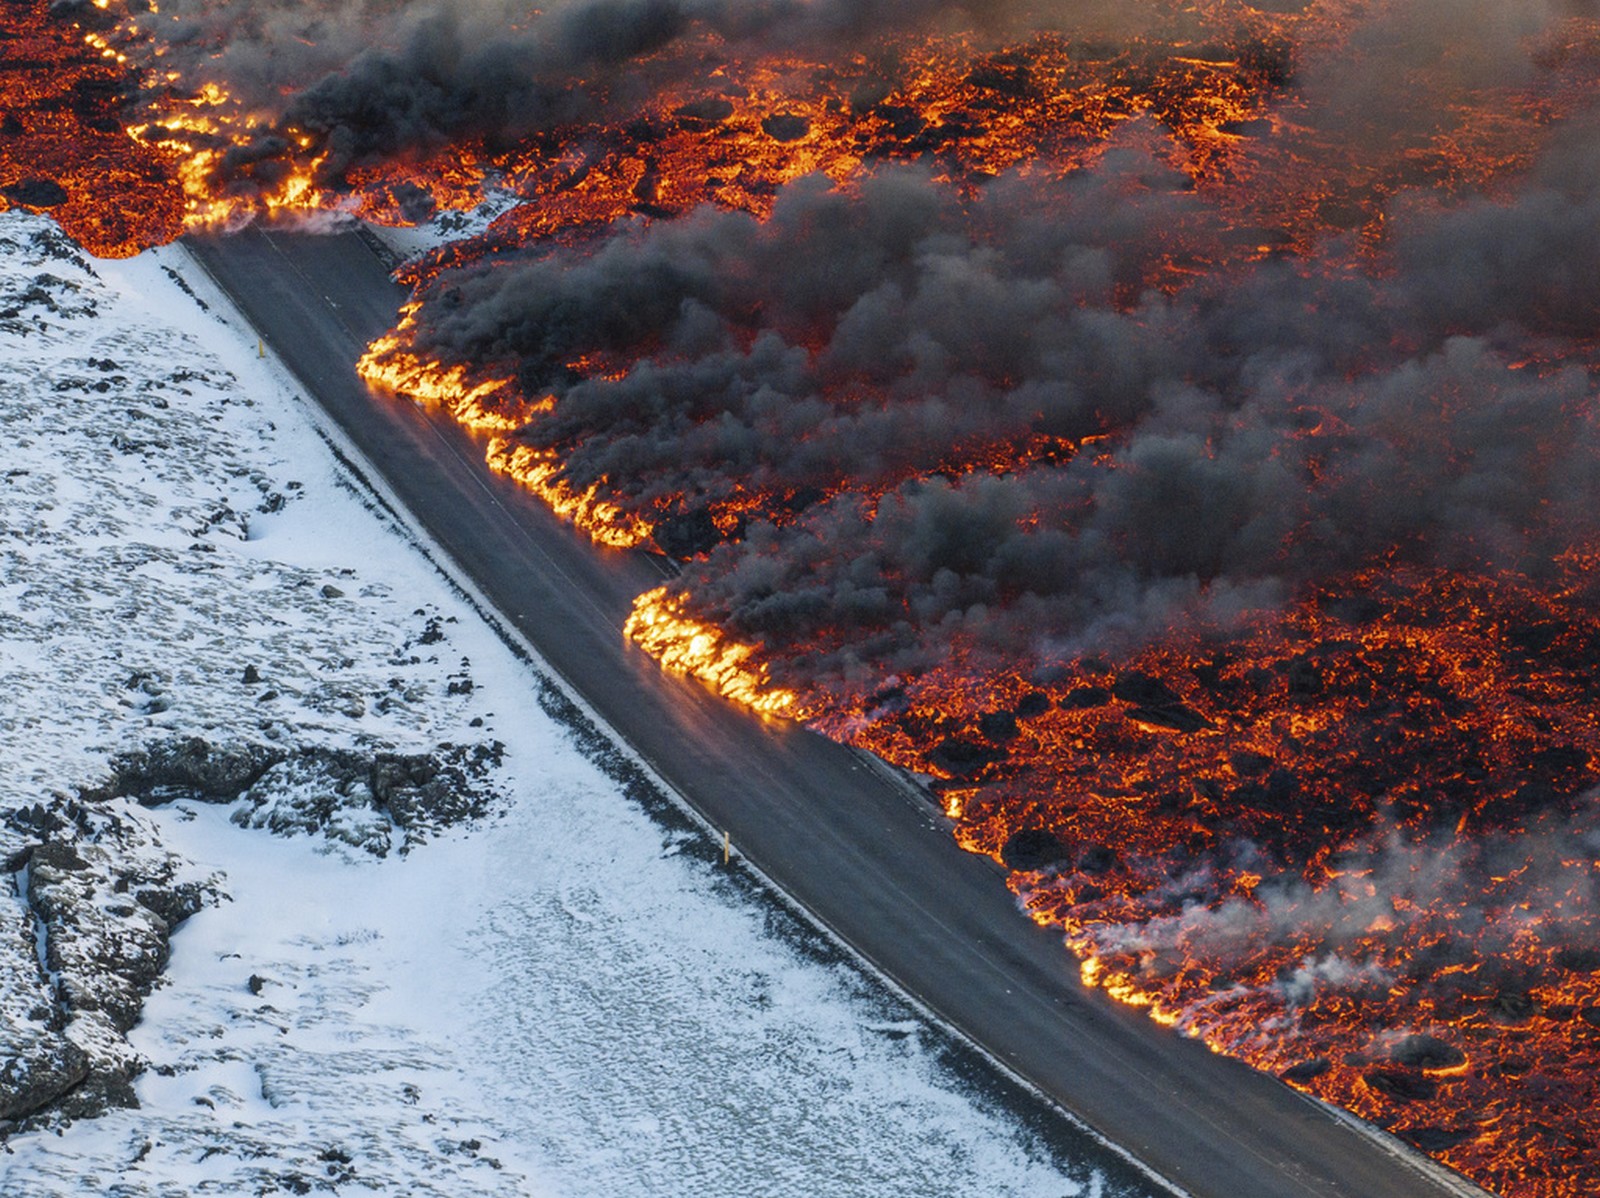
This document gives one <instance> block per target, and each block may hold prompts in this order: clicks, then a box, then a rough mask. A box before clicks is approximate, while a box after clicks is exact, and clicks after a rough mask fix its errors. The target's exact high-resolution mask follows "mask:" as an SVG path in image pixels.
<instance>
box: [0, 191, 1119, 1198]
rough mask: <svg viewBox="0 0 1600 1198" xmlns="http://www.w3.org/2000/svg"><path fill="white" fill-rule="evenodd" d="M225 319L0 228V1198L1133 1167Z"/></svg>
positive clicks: (819, 1190)
mask: <svg viewBox="0 0 1600 1198" xmlns="http://www.w3.org/2000/svg"><path fill="white" fill-rule="evenodd" d="M440 231H441V230H435V235H436V234H438V233H439V232H440ZM419 246H420V243H419ZM419 246H416V247H408V248H419ZM227 319H228V309H227V306H226V305H225V304H223V303H221V302H220V300H219V298H218V297H217V296H216V294H215V292H214V291H213V290H212V289H211V288H210V287H209V285H208V283H207V281H206V280H205V278H204V277H203V275H201V274H200V273H198V272H197V271H196V270H195V269H194V268H193V265H192V263H191V262H190V261H189V259H188V258H187V256H186V254H185V253H184V252H183V251H182V250H181V249H178V248H172V249H167V250H161V251H156V252H154V253H151V254H148V255H145V256H143V257H141V258H139V259H136V260H133V261H130V262H123V263H99V262H95V263H91V262H90V261H88V260H87V259H86V258H84V257H83V255H81V254H80V253H79V252H78V251H77V250H76V249H75V248H74V247H73V246H72V245H71V244H70V243H69V242H67V241H66V240H65V239H64V238H62V237H61V236H60V234H59V233H58V232H56V231H55V229H54V226H53V225H51V224H50V223H49V222H48V221H47V220H45V219H43V218H40V217H34V216H26V215H21V214H17V213H7V214H0V439H3V442H4V444H5V445H6V447H7V448H6V452H5V454H4V458H3V460H0V694H4V695H6V702H5V703H4V704H0V746H4V748H3V749H0V868H3V870H4V873H3V874H0V1192H3V1193H4V1194H5V1195H6V1198H65V1196H69V1195H71V1196H76V1195H80V1194H85V1193H108V1194H109V1193H115V1194H116V1195H118V1198H156V1196H160V1198H167V1196H169V1195H174V1194H183V1195H185V1196H186V1198H188V1196H190V1195H205V1194H218V1195H229V1196H231V1195H241V1194H266V1193H312V1192H329V1193H331V1192H340V1193H344V1192H362V1193H372V1194H389V1195H396V1196H399V1195H404V1196H405V1198H423V1196H429V1195H439V1196H446V1195H448V1196H449V1198H459V1196H460V1195H467V1194H470V1195H502V1194H503V1195H506V1196H507V1198H526V1196H527V1195H529V1194H534V1193H541V1194H542V1193H552V1194H562V1193H566V1194H583V1195H585V1196H586V1198H591V1196H608V1195H618V1196H620V1195H624V1194H627V1195H635V1194H640V1193H657V1194H666V1193H735V1192H761V1193H762V1194H764V1195H770V1196H771V1198H801V1196H804V1198H814V1196H818V1195H840V1196H845V1195H851V1196H860V1198H866V1196H869V1195H870V1196H871V1198H889V1196H893V1195H902V1194H903V1195H907V1196H909V1195H913V1194H917V1195H920V1194H924V1193H928V1192H939V1193H944V1194H950V1195H973V1196H978V1195H982V1198H1005V1196H1008V1195H1011V1196H1019V1195H1048V1196H1049V1198H1058V1196H1060V1195H1083V1194H1112V1193H1117V1194H1121V1193H1132V1192H1142V1191H1143V1190H1144V1189H1145V1188H1146V1187H1145V1185H1144V1182H1143V1180H1142V1179H1141V1178H1140V1176H1139V1175H1138V1174H1137V1172H1136V1171H1134V1170H1131V1169H1129V1168H1128V1167H1127V1166H1126V1165H1125V1164H1124V1163H1122V1162H1120V1161H1119V1160H1118V1158H1116V1157H1115V1156H1113V1155H1110V1154H1107V1153H1105V1152H1103V1151H1102V1150H1100V1149H1098V1148H1097V1147H1096V1146H1095V1145H1094V1144H1093V1142H1092V1141H1091V1140H1090V1139H1089V1138H1088V1137H1086V1136H1083V1135H1080V1134H1078V1133H1076V1132H1073V1131H1071V1129H1070V1128H1068V1127H1066V1125H1065V1124H1064V1123H1062V1122H1061V1121H1054V1122H1052V1121H1051V1120H1049V1119H1043V1118H1040V1117H1039V1116H1038V1115H1037V1113H1036V1112H1035V1113H1034V1114H1032V1115H1030V1116H1028V1118H1027V1119H1026V1120H1024V1119H1019V1118H1018V1117H1017V1116H1016V1111H1017V1110H1018V1109H1022V1108H1020V1107H1008V1106H1007V1105H1005V1104H1006V1102H1007V1101H1009V1100H1010V1099H1011V1098H1014V1097H1015V1092H1014V1091H1009V1090H1007V1089H1006V1088H1005V1086H1004V1085H1003V1084H1001V1083H999V1082H996V1081H995V1080H994V1078H993V1075H986V1074H984V1071H983V1070H981V1069H978V1070H973V1069H972V1068H971V1065H972V1062H973V1057H972V1056H971V1054H970V1052H968V1051H967V1050H965V1049H964V1048H962V1047H961V1046H960V1044H959V1043H958V1042H956V1041H955V1040H954V1039H953V1038H951V1037H949V1036H948V1035H946V1034H945V1033H943V1032H941V1031H940V1030H939V1029H937V1028H936V1027H934V1026H932V1025H930V1024H929V1023H928V1022H927V1021H925V1020H924V1019H922V1018H921V1017H920V1016H919V1015H918V1014H917V1012H915V1011H914V1010H912V1009H911V1008H910V1007H908V1006H907V1005H906V1003H905V1002H904V1001H903V1000H901V999H899V998H897V997H895V996H894V995H892V994H891V993H889V992H888V991H886V990H885V989H883V988H882V987H881V986H880V985H879V984H878V983H876V982H875V981H873V980H872V979H871V978H870V977H868V976H867V975H865V974H863V973H862V972H861V971H860V970H859V969H858V968H857V967H856V966H855V965H854V964H853V963H851V962H850V960H849V959H848V958H847V957H845V956H844V955H843V954H841V953H840V952H839V951H838V950H837V948H836V947H834V946H832V945H831V942H828V941H826V939H825V938H822V937H820V936H819V935H817V933H815V931H814V930H812V929H810V928H809V926H808V925H805V924H804V923H803V921H800V920H798V919H797V918H796V917H795V916H794V914H793V913H792V912H790V911H789V910H788V909H787V908H786V907H784V906H783V904H782V903H781V902H779V901H777V900H776V899H774V898H773V897H772V896H771V895H769V894H766V893H765V892H763V891H761V890H760V888H759V886H758V885H757V884H756V883H755V882H754V881H753V880H752V879H751V878H750V877H749V876H748V875H742V874H741V873H740V872H739V871H738V869H737V868H735V869H733V870H724V869H723V868H722V867H721V866H720V846H719V845H718V844H715V843H713V842H712V839H711V838H710V837H709V836H708V835H707V834H706V833H705V831H704V830H703V829H701V828H699V827H698V825H696V824H695V823H694V822H693V821H692V820H690V819H688V818H687V817H686V816H685V815H684V814H683V813H682V812H681V811H679V810H678V809H677V808H675V807H674V806H672V805H671V803H669V802H668V801H667V799H666V798H665V797H664V796H662V795H661V794H660V792H659V791H656V790H655V789H654V788H653V785H652V784H651V782H650V780H649V778H648V776H647V774H646V772H645V771H644V770H643V769H642V767H641V766H639V764H638V763H637V762H635V761H634V760H633V759H632V758H631V757H630V756H629V755H628V754H627V753H626V752H625V751H624V750H622V749H620V748H619V747H618V746H616V745H614V744H611V743H610V742H608V741H607V740H606V738H605V736H604V734H603V732H602V731H601V730H598V729H596V728H594V727H593V726H592V725H590V724H588V723H587V722H586V721H585V719H584V718H583V716H582V713H581V712H580V711H579V710H578V709H577V708H576V707H575V705H573V704H572V703H571V701H570V700H568V699H567V698H566V697H565V696H564V695H563V694H562V693H561V692H560V691H559V690H557V689H556V688H555V687H554V686H553V685H551V684H549V683H548V680H543V679H541V678H540V677H538V676H537V674H536V673H535V672H534V671H533V670H532V669H530V668H529V666H528V665H527V664H526V663H525V662H522V661H520V660H518V659H517V658H516V657H515V656H513V654H512V653H511V652H509V651H508V650H507V648H506V646H505V645H504V644H502V643H501V642H500V641H498V640H497V639H496V637H495V635H494V634H493V633H492V632H491V631H490V629H489V627H488V626H487V625H486V624H485V623H484V622H483V620H482V619H481V618H480V613H477V612H476V611H475V609H474V608H473V606H472V605H471V603H470V602H469V601H467V600H465V599H464V598H463V597H462V596H461V595H460V594H459V593H457V592H455V591H453V590H452V588H451V586H450V584H448V583H447V582H446V581H445V580H444V579H443V578H442V577H441V576H440V575H439V573H438V572H437V571H436V570H435V569H434V568H433V566H431V565H430V564H429V563H428V562H427V560H426V559H425V557H424V556H423V554H424V553H425V551H426V550H425V547H423V546H419V545H417V544H415V543H414V542H413V541H412V540H410V538H409V535H408V534H406V532H405V530H404V529H402V528H399V527H398V526H397V525H396V523H395V522H394V520H393V518H392V517H391V516H390V515H389V514H387V512H386V511H385V509H384V507H383V505H382V503H381V502H378V501H376V500H375V499H374V498H373V497H372V496H371V495H370V494H369V493H367V492H365V491H363V490H362V489H361V488H360V487H359V486H358V485H355V484H354V483H353V482H352V480H351V478H350V477H349V475H348V474H347V472H346V471H345V470H344V469H343V468H342V467H341V466H339V465H338V463H337V461H336V459H335V456H334V455H333V454H331V453H329V452H328V448H327V446H325V445H324V444H322V443H321V441H320V440H319V437H318V435H317V434H316V433H315V432H314V431H313V428H312V426H311V424H310V423H309V421H308V417H307V413H306V412H305V410H304V409H303V408H301V407H300V406H299V405H298V404H297V403H296V402H295V400H294V397H293V389H292V384H291V383H289V382H288V380H286V379H284V378H283V377H282V376H280V375H277V374H275V373H274V367H273V364H272V363H271V362H270V361H265V360H261V359H258V358H257V351H256V342H255V338H254V335H253V334H249V333H248V332H247V331H246V330H244V329H243V328H241V327H239V326H237V325H235V326H232V327H230V326H229V325H227V324H226V323H225V322H226V320H227ZM502 742H504V743H503V744H502ZM273 833H280V834H281V835H274V834H273ZM958 1074H961V1075H972V1076H980V1077H981V1076H988V1077H989V1078H990V1080H989V1081H988V1082H984V1083H982V1084H980V1085H977V1086H976V1088H975V1087H974V1084H973V1083H971V1082H970V1081H964V1080H961V1078H960V1077H958ZM135 1102H137V1103H138V1107H137V1108H135V1107H133V1106H132V1105H131V1104H133V1103H135ZM96 1112H100V1113H99V1114H98V1116H97V1117H95V1118H86V1117H85V1116H88V1115H91V1114H95V1113H96ZM8 1132H9V1136H8V1135H7V1133H8ZM53 1133H58V1134H53Z"/></svg>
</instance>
